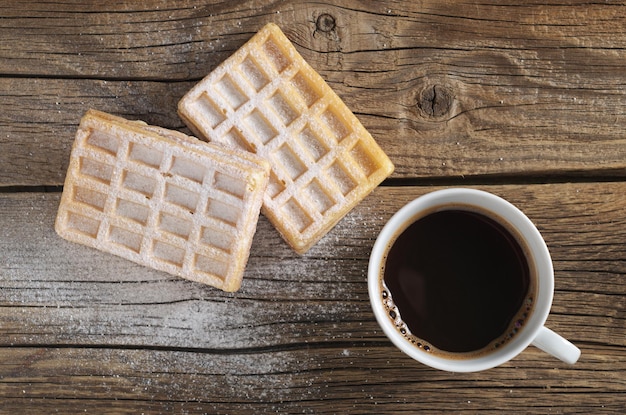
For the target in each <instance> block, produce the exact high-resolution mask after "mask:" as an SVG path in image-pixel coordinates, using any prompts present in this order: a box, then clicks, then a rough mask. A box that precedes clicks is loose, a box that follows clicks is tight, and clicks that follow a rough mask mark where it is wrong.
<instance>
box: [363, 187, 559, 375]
mask: <svg viewBox="0 0 626 415" xmlns="http://www.w3.org/2000/svg"><path fill="white" fill-rule="evenodd" d="M451 204H454V205H455V206H458V205H468V206H476V207H478V208H480V209H481V210H483V211H484V210H487V211H493V212H495V215H496V216H498V217H499V218H501V219H503V220H505V221H507V222H508V223H509V224H510V225H511V226H513V227H515V229H516V230H517V231H518V233H519V234H520V235H521V237H522V238H524V240H525V242H526V244H527V246H528V249H529V250H530V255H531V257H532V258H531V260H532V261H533V263H534V266H535V267H536V272H537V296H536V297H537V298H536V299H535V301H534V309H533V311H532V313H531V315H530V317H529V318H528V319H527V321H526V322H525V323H524V326H523V328H522V329H521V330H520V331H519V333H517V334H516V335H515V336H514V337H513V338H512V339H510V340H509V341H507V343H506V344H505V345H503V346H502V347H500V348H498V349H496V350H494V351H493V352H490V353H487V354H485V355H480V356H476V357H472V358H462V359H451V358H446V357H442V356H437V355H433V354H430V353H428V352H426V351H423V350H420V349H418V348H417V347H416V346H415V345H414V344H413V343H411V342H410V341H409V340H408V339H407V338H406V337H404V336H403V335H402V334H400V333H399V331H398V330H397V329H396V327H395V325H394V323H393V322H392V321H391V319H390V318H389V317H388V316H387V312H386V310H385V307H384V305H383V299H382V295H381V293H380V283H379V279H380V271H381V269H382V264H381V262H382V260H383V256H384V255H385V253H386V251H387V246H388V244H389V242H390V241H391V240H392V239H393V238H394V237H395V236H396V235H398V234H399V233H400V232H401V231H402V230H404V229H405V228H406V227H407V226H408V225H409V224H411V223H412V222H413V218H416V216H417V215H419V214H420V212H424V211H426V210H429V211H432V210H433V209H437V207H438V206H441V207H442V208H443V207H444V205H451ZM368 293H369V297H370V303H371V306H372V310H373V312H374V315H375V317H376V320H377V321H378V324H379V326H380V327H381V328H382V329H383V332H384V333H385V334H386V335H387V337H388V338H389V339H390V340H391V341H392V343H393V344H394V345H395V346H396V347H398V348H399V349H400V350H402V351H403V352H404V353H406V354H407V355H409V356H410V357H412V358H413V359H415V360H417V361H419V362H421V363H423V364H426V365H428V366H431V367H434V368H437V369H442V370H447V371H452V372H475V371H480V370H486V369H489V368H492V367H495V366H499V365H501V364H503V363H505V362H507V361H508V360H510V359H512V358H514V357H515V356H517V355H518V354H519V353H521V352H522V351H523V350H524V349H526V347H528V345H530V344H531V343H532V341H533V339H534V338H535V337H536V335H537V333H538V332H539V330H540V329H541V328H542V327H543V326H544V324H545V321H546V319H547V317H548V314H549V312H550V308H551V305H552V297H553V293H554V270H553V266H552V259H551V257H550V253H549V251H548V247H547V245H546V243H545V241H544V239H543V237H542V236H541V234H540V233H539V230H538V229H537V228H536V226H535V225H534V224H533V223H532V222H531V220H530V219H529V218H528V217H527V216H526V215H525V214H524V213H523V212H522V211H521V210H519V209H518V208H517V207H515V206H514V205H513V204H511V203H510V202H508V201H506V200H505V199H503V198H501V197H499V196H496V195H494V194H493V193H489V192H486V191H483V190H477V189H471V188H448V189H442V190H436V191H433V192H430V193H427V194H424V195H422V196H419V197H417V198H416V199H414V200H412V201H410V202H409V203H407V204H406V205H404V206H403V207H402V208H400V209H399V210H398V211H397V212H396V213H395V214H394V215H393V216H392V217H391V218H390V219H389V221H387V223H386V224H385V226H384V227H383V229H382V230H381V231H380V233H379V235H378V237H377V238H376V241H375V243H374V246H373V248H372V251H371V254H370V260H369V264H368Z"/></svg>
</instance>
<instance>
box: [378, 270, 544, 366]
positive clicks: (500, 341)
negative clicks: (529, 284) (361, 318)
mask: <svg viewBox="0 0 626 415" xmlns="http://www.w3.org/2000/svg"><path fill="white" fill-rule="evenodd" d="M381 296H382V299H383V301H382V303H383V306H384V307H385V310H386V314H387V317H388V318H389V319H390V320H391V321H392V322H393V324H394V325H395V327H396V330H397V331H398V332H399V333H400V334H402V336H403V337H404V338H405V339H406V340H408V341H409V342H411V343H412V344H413V345H414V346H415V347H417V348H418V349H420V350H423V351H424V352H427V353H433V354H436V355H439V356H442V357H446V358H452V359H464V358H470V357H478V356H481V355H485V354H488V353H490V352H491V351H494V350H496V349H498V348H500V347H502V346H503V345H505V344H506V343H508V342H509V341H510V340H511V339H512V338H513V337H514V336H515V335H516V334H517V333H518V332H519V331H520V330H521V329H522V328H523V327H524V324H525V323H526V321H527V319H528V317H530V315H531V313H532V310H533V307H534V299H533V296H532V295H529V296H528V297H527V298H526V299H525V300H524V304H523V306H522V307H521V309H520V311H519V312H518V313H517V315H516V316H515V317H514V318H513V319H512V320H511V323H510V324H509V327H508V328H507V329H506V330H505V331H504V334H502V335H501V336H499V337H498V338H497V339H495V340H494V341H492V342H491V343H489V344H488V345H487V346H485V347H483V348H481V349H479V350H474V351H471V352H449V351H446V350H442V349H439V348H437V347H435V346H433V345H432V344H430V343H429V342H427V341H426V340H424V339H421V338H419V337H417V336H415V335H414V334H413V333H411V330H410V329H409V327H408V326H407V324H406V323H405V322H404V321H403V320H402V316H401V315H400V310H399V309H398V307H397V306H396V304H395V303H394V301H393V298H392V296H391V291H390V290H389V289H388V288H387V286H386V285H385V283H384V281H383V282H382V290H381Z"/></svg>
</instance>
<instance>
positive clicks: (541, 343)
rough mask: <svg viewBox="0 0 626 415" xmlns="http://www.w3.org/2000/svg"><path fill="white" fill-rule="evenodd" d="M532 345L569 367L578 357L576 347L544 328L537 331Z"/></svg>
mask: <svg viewBox="0 0 626 415" xmlns="http://www.w3.org/2000/svg"><path fill="white" fill-rule="evenodd" d="M532 344H533V346H535V347H538V348H539V349H541V350H543V351H544V352H546V353H549V354H551V355H552V356H554V357H556V358H557V359H560V360H562V361H564V362H565V363H569V364H570V365H571V364H574V363H576V361H577V360H578V358H579V357H580V349H579V348H578V347H576V346H574V345H573V344H572V343H571V342H569V341H568V340H566V339H564V338H563V337H561V336H559V335H558V334H556V333H555V332H553V331H552V330H550V329H549V328H547V327H545V326H544V327H542V328H541V329H540V330H539V332H538V333H537V337H535V339H534V340H533V342H532Z"/></svg>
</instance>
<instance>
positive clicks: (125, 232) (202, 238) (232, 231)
mask: <svg viewBox="0 0 626 415" xmlns="http://www.w3.org/2000/svg"><path fill="white" fill-rule="evenodd" d="M133 127H136V126H133ZM179 136H182V135H179ZM187 138H188V139H190V140H195V139H193V138H191V137H187ZM199 144H200V142H199ZM202 145H203V146H210V145H207V144H206V143H203V144H202ZM192 147H195V148H192ZM210 147H215V146H210ZM220 151H221V150H216V149H210V151H209V149H208V148H207V151H200V146H198V145H195V146H194V145H191V144H190V145H188V146H186V145H184V143H182V142H177V141H175V140H173V139H172V138H171V137H169V138H168V137H164V136H158V135H156V133H155V131H154V130H152V131H147V130H146V131H143V132H137V131H136V128H133V129H127V128H125V126H124V125H123V124H104V122H103V120H99V119H97V117H94V116H93V114H92V116H86V117H85V118H84V119H83V122H81V127H80V128H79V131H78V133H77V136H76V140H75V144H74V147H73V150H72V155H71V158H70V168H69V169H68V178H67V179H66V185H65V188H64V193H63V197H62V202H61V206H60V208H59V214H58V219H57V231H58V232H59V233H60V234H61V235H62V236H64V237H66V238H67V239H70V240H73V241H75V242H81V243H83V244H85V245H88V246H93V247H96V248H99V249H101V250H103V251H107V252H111V253H114V254H117V255H119V256H122V257H124V258H127V259H130V260H133V261H135V262H137V263H140V264H142V265H148V266H152V267H154V268H156V269H159V270H162V271H166V272H169V273H171V274H174V275H179V276H182V277H185V278H188V279H191V280H195V281H200V282H204V283H207V284H210V285H213V286H216V287H219V288H222V289H227V290H231V289H236V288H238V286H239V284H240V281H241V277H242V273H243V266H242V264H241V261H240V260H241V259H242V258H241V256H242V255H244V254H245V257H244V258H243V263H245V262H246V260H247V252H248V250H249V246H250V243H251V236H250V237H247V238H246V237H242V235H246V233H249V234H251V235H252V234H254V229H255V227H256V222H257V218H258V214H259V209H260V205H261V198H262V192H263V190H264V188H265V186H264V183H263V177H265V180H267V171H263V169H262V168H261V167H258V168H257V169H256V171H255V170H253V169H252V168H251V165H250V163H248V164H246V163H239V164H238V163H237V162H231V163H225V162H224V161H223V156H221V155H220ZM211 152H213V153H214V154H211ZM264 175H265V176H264ZM255 209H256V212H255ZM255 215H256V216H255Z"/></svg>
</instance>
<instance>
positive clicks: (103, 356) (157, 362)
mask: <svg viewBox="0 0 626 415" xmlns="http://www.w3.org/2000/svg"><path fill="white" fill-rule="evenodd" d="M2 352H3V356H4V359H3V360H2V362H0V373H2V374H3V376H2V378H0V398H1V399H2V401H3V405H2V408H0V413H3V414H4V413H7V414H8V413H16V412H18V413H20V412H21V409H23V405H24V402H28V403H29V409H30V410H32V411H35V412H51V410H53V409H59V408H61V409H62V412H68V413H69V412H72V413H77V412H82V411H83V410H87V412H88V413H91V412H97V413H102V412H106V413H110V412H111V411H113V412H115V413H137V411H145V412H149V413H166V412H169V413H172V412H177V413H178V412H182V413H322V414H336V413H342V414H349V413H407V414H408V413H416V412H418V411H419V412H421V411H427V413H431V412H432V413H441V412H442V411H443V412H454V413H475V412H476V411H477V410H478V411H481V412H483V411H484V412H487V413H502V412H516V413H518V412H523V413H533V414H534V413H546V412H556V413H559V412H561V413H579V414H585V413H621V412H620V411H622V410H623V408H624V405H626V394H624V392H625V391H626V384H625V382H624V379H623V376H622V375H620V370H621V369H622V368H621V367H620V366H619V362H620V359H622V360H621V361H623V354H622V353H616V352H615V350H611V349H606V348H601V347H600V348H596V349H594V351H593V352H591V353H590V354H587V355H585V356H584V358H583V360H581V361H580V362H579V363H578V364H577V365H576V366H568V367H561V366H560V365H558V364H557V365H558V366H559V367H555V366H557V365H553V364H552V363H553V362H548V361H547V360H546V359H545V357H544V356H543V354H542V352H540V351H538V350H537V349H534V348H531V349H529V350H527V351H526V352H524V353H523V354H522V355H520V356H519V357H518V358H516V359H515V360H513V361H512V362H509V363H507V364H505V365H503V366H501V367H499V368H496V369H493V370H490V371H489V372H483V373H475V374H467V375H459V374H452V373H446V372H440V371H436V370H432V369H429V368H427V367H425V366H422V365H420V364H418V363H416V362H414V361H412V360H410V359H408V358H407V357H406V356H404V355H402V354H401V353H400V352H399V351H398V350H396V349H394V348H393V347H392V346H390V345H376V344H364V345H353V344H334V345H311V346H309V347H307V348H301V349H294V350H284V351H263V350H257V351H252V352H248V353H240V352H237V351H234V352H232V353H228V354H216V353H211V352H201V351H197V350H196V351H159V350H133V349H106V348H104V349H100V348H96V349H84V348H61V349H59V348H2ZM529 396H532V399H529V398H528V397H529ZM429 411H430V412H429Z"/></svg>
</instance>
